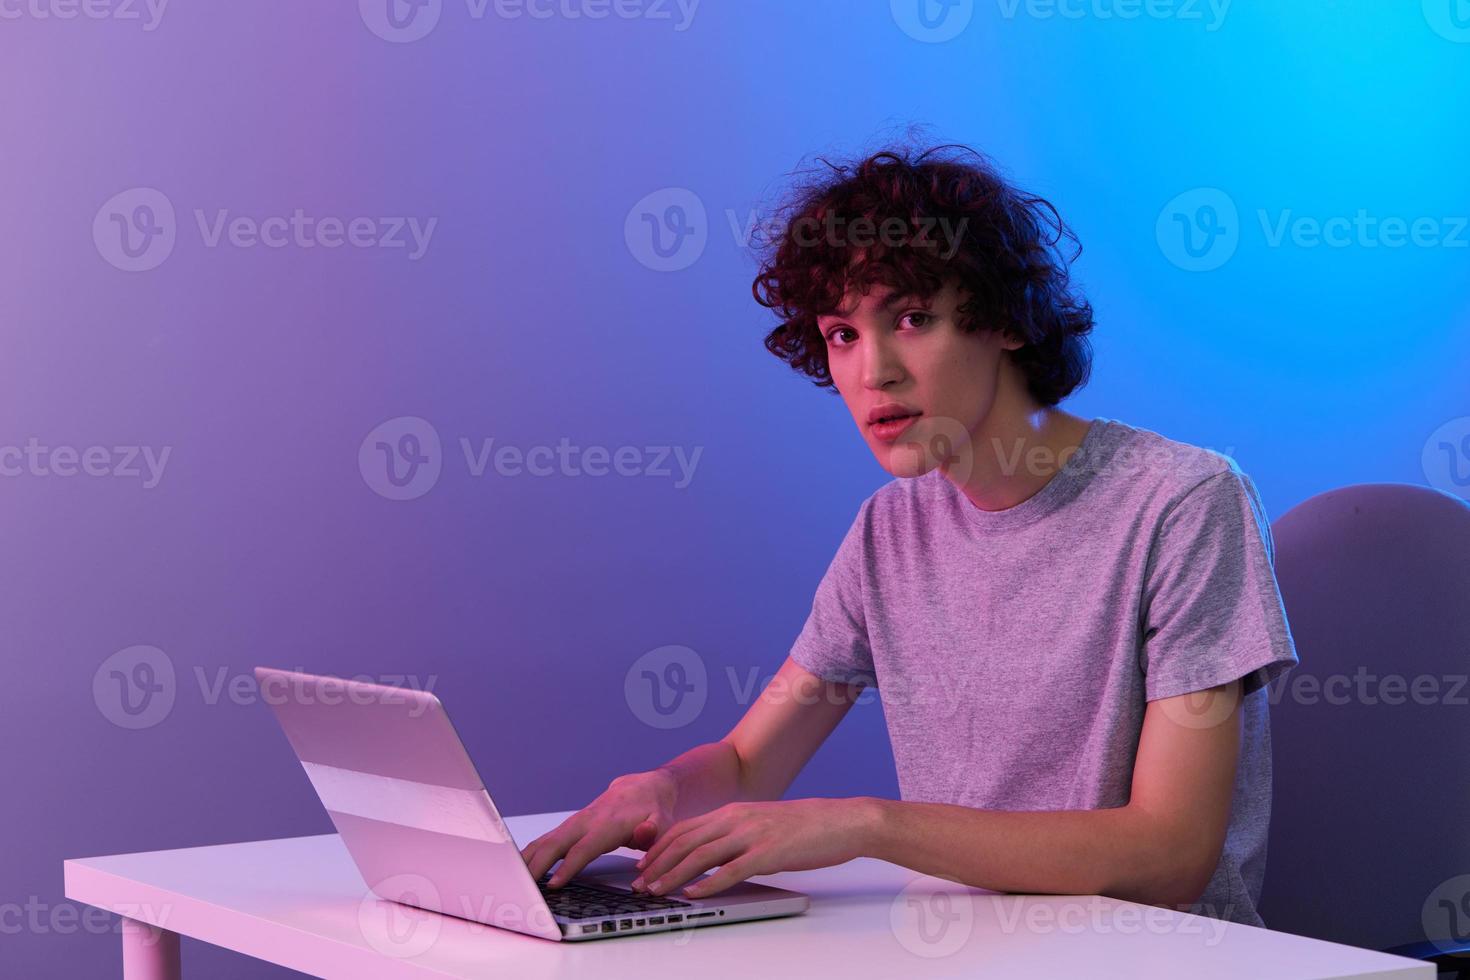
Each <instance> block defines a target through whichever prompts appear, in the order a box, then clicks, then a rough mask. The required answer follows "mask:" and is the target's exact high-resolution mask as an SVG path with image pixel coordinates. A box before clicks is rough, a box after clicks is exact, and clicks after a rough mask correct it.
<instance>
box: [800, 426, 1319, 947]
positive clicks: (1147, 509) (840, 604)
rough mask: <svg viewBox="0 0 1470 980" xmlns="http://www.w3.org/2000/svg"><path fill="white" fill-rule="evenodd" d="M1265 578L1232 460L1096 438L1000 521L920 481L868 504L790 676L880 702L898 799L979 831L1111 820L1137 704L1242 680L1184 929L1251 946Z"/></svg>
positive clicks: (1256, 502)
mask: <svg viewBox="0 0 1470 980" xmlns="http://www.w3.org/2000/svg"><path fill="white" fill-rule="evenodd" d="M995 448H996V451H998V452H1000V453H1001V457H1002V459H1009V460H1014V459H1015V457H1014V451H1013V449H1012V448H1011V447H1004V446H1001V447H995ZM1021 465H1024V463H1022V464H1021ZM1274 562H1275V550H1274V544H1273V541H1272V538H1271V527H1270V524H1269V522H1268V520H1267V517H1266V513H1265V509H1264V508H1263V507H1262V505H1261V501H1260V497H1259V495H1258V493H1257V491H1256V488H1255V485H1254V484H1253V483H1252V482H1251V479H1250V477H1248V476H1247V475H1246V474H1245V473H1243V472H1242V471H1241V470H1240V468H1239V466H1237V465H1236V463H1235V461H1234V460H1233V459H1232V458H1231V457H1229V456H1226V455H1222V454H1220V453H1217V452H1214V451H1211V450H1208V449H1203V448H1200V447H1197V446H1191V445H1188V444H1186V443H1181V442H1176V441H1174V440H1171V439H1167V438H1165V437H1164V436H1161V435H1159V434H1158V433H1157V432H1152V431H1149V430H1147V429H1140V428H1135V427H1133V426H1130V425H1127V424H1126V423H1123V422H1119V421H1117V420H1115V419H1106V418H1097V419H1093V420H1092V422H1091V424H1090V427H1089V429H1088V431H1087V435H1086V437H1085V439H1084V440H1083V443H1082V446H1081V448H1080V449H1079V450H1078V452H1076V453H1075V454H1074V455H1073V456H1072V457H1070V459H1069V460H1068V461H1067V463H1066V464H1065V465H1064V466H1063V468H1062V469H1061V470H1060V471H1058V472H1057V473H1056V474H1055V475H1054V476H1052V478H1051V479H1050V480H1049V481H1048V482H1047V483H1046V485H1045V486H1043V487H1042V489H1041V490H1040V491H1038V492H1037V493H1036V494H1034V495H1033V496H1031V497H1030V498H1029V499H1027V500H1024V501H1022V502H1021V503H1019V504H1017V505H1016V506H1014V507H1010V508H1008V509H1006V510H1000V511H985V510H981V509H980V508H978V507H976V506H975V505H974V504H973V503H971V502H970V500H969V499H968V498H967V497H965V495H964V494H963V493H962V492H961V491H960V490H959V489H958V488H957V487H955V486H954V484H952V483H951V482H950V481H949V480H948V479H947V478H946V477H945V476H944V475H943V474H942V473H940V472H939V471H938V470H933V471H931V472H929V473H928V474H926V475H924V476H921V477H916V478H913V479H896V480H893V481H891V482H889V483H887V484H885V485H884V486H883V487H881V488H879V489H878V490H877V491H876V492H874V493H873V494H872V495H871V496H869V497H868V498H867V500H865V501H863V504H862V506H861V507H860V508H859V509H858V515H857V519H856V520H855V521H854V522H853V524H852V527H851V528H850V529H849V530H848V532H847V535H846V537H845V538H844V539H843V541H842V544H841V546H840V547H839V548H838V550H837V554H836V557H834V558H833V560H832V563H831V565H830V567H829V568H828V569H827V572H826V575H825V576H824V577H823V579H822V581H821V584H820V585H819V586H818V588H817V592H816V597H815V600H814V601H813V603H812V611H811V614H810V616H809V617H808V619H807V622H806V625H805V626H804V627H803V629H802V631H801V634H800V636H799V637H798V638H797V640H796V643H795V645H794V646H793V648H792V650H791V656H792V659H794V660H795V661H796V662H797V663H798V664H800V665H801V666H802V667H804V668H806V669H807V670H809V671H811V672H812V673H814V674H816V675H818V676H821V677H824V678H826V679H828V680H836V681H849V682H858V683H864V684H870V685H873V686H875V687H876V688H877V693H878V696H879V700H880V701H881V702H882V704H883V714H884V718H885V720H886V721H887V724H888V735H889V740H890V741H891V743H892V745H893V755H894V761H895V763H896V765H897V770H898V781H899V789H900V793H901V796H902V798H903V799H904V800H910V801H915V802H937V803H952V804H958V805H961V806H969V807H977V808H981V809H992V810H1092V809H1102V808H1107V807H1116V806H1122V805H1124V804H1126V803H1127V802H1128V799H1129V793H1130V784H1131V782H1132V776H1133V760H1134V756H1135V754H1136V752H1137V749H1138V739H1139V734H1140V731H1141V728H1142V724H1143V714H1144V703H1145V702H1146V701H1152V700H1155V699H1157V698H1166V697H1172V696H1174V695H1178V694H1184V693H1187V692H1191V691H1198V690H1202V689H1204V688H1208V687H1213V686H1214V685H1217V684H1223V683H1225V682H1227V681H1230V680H1234V679H1236V678H1242V677H1244V678H1246V680H1245V683H1244V685H1243V687H1244V693H1245V697H1244V699H1243V701H1242V703H1241V712H1242V715H1243V718H1242V724H1243V735H1242V740H1241V745H1240V756H1239V763H1238V768H1237V773H1236V779H1235V789H1234V796H1233V800H1232V808H1231V814H1230V824H1229V829H1228V831H1227V834H1226V840H1225V847H1224V851H1223V853H1222V854H1221V855H1220V863H1219V865H1218V867H1216V869H1215V873H1214V875H1213V877H1212V878H1211V879H1210V883H1209V886H1208V888H1206V890H1205V892H1204V894H1203V896H1202V897H1201V899H1200V901H1199V902H1198V903H1197V904H1196V905H1195V906H1193V907H1192V909H1191V911H1194V912H1197V913H1199V914H1202V915H1212V916H1215V917H1217V918H1220V919H1229V920H1233V921H1237V922H1244V923H1248V924H1250V925H1261V924H1262V921H1261V917H1260V915H1259V914H1258V913H1257V912H1256V902H1257V901H1258V900H1259V898H1260V893H1261V883H1262V880H1263V877H1264V873H1265V864H1266V829H1267V823H1268V821H1269V820H1270V815H1271V735H1270V725H1269V716H1268V714H1267V693H1268V692H1267V691H1266V690H1264V685H1265V684H1268V683H1270V682H1271V681H1273V680H1274V679H1275V678H1276V677H1277V676H1278V675H1280V674H1281V673H1283V672H1285V671H1286V670H1288V669H1290V668H1291V667H1292V666H1294V665H1295V664H1296V663H1297V656H1296V651H1295V649H1294V646H1293V643H1292V638H1291V633H1290V631H1289V629H1288V627H1287V623H1286V614H1285V610H1284V609H1283V607H1282V603H1281V595H1280V592H1279V591H1278V590H1277V585H1276V577H1275V573H1274V572H1273V565H1274Z"/></svg>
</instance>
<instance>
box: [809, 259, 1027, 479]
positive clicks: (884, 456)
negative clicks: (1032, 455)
mask: <svg viewBox="0 0 1470 980" xmlns="http://www.w3.org/2000/svg"><path fill="white" fill-rule="evenodd" d="M966 298H967V294H965V293H964V292H962V291H960V290H959V289H958V288H957V287H956V285H955V284H954V283H953V282H950V283H946V284H945V287H944V288H943V289H942V290H940V291H939V292H937V293H935V294H934V295H933V296H931V297H929V299H928V300H927V301H925V300H920V299H918V298H915V297H905V296H895V295H893V290H892V289H891V287H888V286H882V285H879V286H875V287H874V288H873V291H872V292H870V293H868V294H867V295H865V296H860V297H859V296H856V295H854V294H849V295H848V296H847V297H844V300H843V305H842V308H841V312H840V313H836V314H832V315H827V316H821V317H818V319H817V328H818V329H819V330H820V331H821V332H822V336H823V337H824V338H825V339H826V343H827V365H828V370H829V371H830V372H831V374H832V382H833V385H834V386H835V387H836V388H837V390H838V392H840V393H841V395H842V398H843V400H844V401H845V402H846V403H847V408H848V411H850V412H851V413H852V417H853V421H855V422H856V423H857V426H858V430H859V431H861V432H862V434H863V438H864V439H865V440H867V443H868V448H869V449H871V450H872V451H873V455H874V456H875V457H877V459H878V463H879V464H880V465H881V466H882V467H883V468H884V469H885V470H887V471H888V472H889V473H891V474H893V475H894V476H896V477H916V476H922V475H924V474H925V473H927V472H929V471H930V470H932V469H933V468H934V467H935V466H937V465H939V464H940V463H941V462H944V461H945V460H946V459H947V458H949V457H950V455H951V454H954V453H968V452H970V451H971V440H972V438H973V436H974V434H975V433H976V432H977V430H979V429H980V427H981V426H982V425H983V423H984V422H985V420H986V418H987V416H988V415H989V414H990V411H991V408H992V406H993V405H994V404H995V396H996V390H997V384H998V381H999V378H1000V372H1001V370H1002V369H1003V368H1005V369H1010V368H1009V365H1006V364H1005V363H1004V362H1005V360H1006V358H1005V354H1004V352H1005V351H1006V350H1014V349H1016V348H1017V347H1020V346H1021V344H1020V342H1019V341H1016V340H1012V339H1010V338H1008V337H1006V336H1005V335H1003V334H1001V333H999V332H997V331H991V330H977V331H975V332H973V333H965V332H962V331H961V330H960V327H959V320H958V318H957V313H956V309H957V307H958V306H959V305H960V304H961V303H963V302H964V301H965V299H966ZM885 405H897V406H899V408H898V409H897V410H898V411H900V412H904V413H909V414H911V415H912V413H918V414H917V416H915V417H912V418H910V419H909V420H908V421H899V422H891V423H886V424H885V423H881V422H880V423H877V424H875V423H873V422H871V421H870V419H871V417H872V414H873V413H874V412H879V413H880V414H881V413H882V411H883V406H885Z"/></svg>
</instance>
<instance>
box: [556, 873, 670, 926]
mask: <svg viewBox="0 0 1470 980" xmlns="http://www.w3.org/2000/svg"><path fill="white" fill-rule="evenodd" d="M550 880H551V873H550V872H547V873H546V874H544V875H542V876H541V879H540V880H539V881H537V882H536V886H537V887H538V888H540V889H541V895H542V897H544V898H545V899H546V904H547V906H548V907H549V908H550V909H551V914H552V915H560V916H565V917H566V918H568V919H596V918H599V917H601V916H604V915H622V914H624V913H627V912H659V911H661V910H663V909H681V908H688V907H690V906H691V905H692V904H693V903H691V902H681V901H679V900H678V899H677V898H666V897H664V896H662V895H649V894H646V893H642V892H625V891H619V890H618V889H616V888H608V887H605V886H602V885H594V884H591V883H590V882H585V881H578V880H576V879H575V878H574V879H572V880H571V881H569V882H567V883H566V884H565V885H562V886H561V887H560V888H555V889H553V888H548V887H546V883H547V882H548V881H550Z"/></svg>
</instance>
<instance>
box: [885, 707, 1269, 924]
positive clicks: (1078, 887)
mask: <svg viewBox="0 0 1470 980" xmlns="http://www.w3.org/2000/svg"><path fill="white" fill-rule="evenodd" d="M1239 701H1240V682H1239V681H1232V682H1231V683H1229V684H1225V685H1221V686H1220V687H1215V688H1211V689H1210V690H1209V691H1208V692H1204V691H1201V692H1196V693H1193V694H1185V695H1180V696H1178V697H1174V698H1161V699H1159V700H1157V701H1151V702H1149V704H1148V706H1147V709H1146V711H1145V714H1144V721H1143V730H1142V733H1141V735H1140V739H1139V745H1138V754H1137V758H1136V761H1135V763H1134V769H1133V784H1132V793H1131V798H1130V799H1129V802H1128V803H1127V804H1126V805H1125V806H1121V807H1116V808H1112V809H1104V810H1065V811H1037V812H1011V811H997V810H976V809H971V808H968V807H961V806H951V805H948V804H940V803H895V802H891V801H879V810H880V816H879V817H878V819H877V821H876V823H875V828H876V829H875V833H874V836H873V840H872V842H871V846H870V848H869V850H870V853H871V854H872V856H874V857H879V858H882V859H883V860H886V861H891V862H893V863H895V864H901V865H903V866H905V867H908V868H913V869H914V870H915V871H921V872H923V873H925V874H932V875H943V876H946V877H952V878H956V879H958V880H959V881H961V882H963V883H965V884H970V885H974V886H976V887H981V888H988V889H992V890H995V891H1007V892H1029V893H1044V894H1057V895H1093V894H1097V895H1107V896H1110V897H1113V898H1120V899H1124V900H1127V901H1135V902H1142V903H1145V904H1149V905H1170V906H1173V905H1188V904H1191V903H1193V902H1195V901H1197V900H1198V899H1199V897H1200V895H1201V894H1202V893H1203V892H1204V890H1205V887H1206V886H1207V885H1208V884H1209V881H1210V876H1211V875H1212V874H1213V873H1214V870H1215V866H1216V865H1217V864H1218V863H1219V860H1220V852H1221V849H1222V848H1223V847H1224V843H1225V831H1226V827H1227V825H1228V823H1229V819H1230V799H1231V791H1232V788H1233V786H1234V782H1235V766H1236V758H1237V755H1238V753H1239V745H1240V709H1239ZM1201 705H1204V706H1205V707H1204V708H1203V710H1201V707H1200V706H1201Z"/></svg>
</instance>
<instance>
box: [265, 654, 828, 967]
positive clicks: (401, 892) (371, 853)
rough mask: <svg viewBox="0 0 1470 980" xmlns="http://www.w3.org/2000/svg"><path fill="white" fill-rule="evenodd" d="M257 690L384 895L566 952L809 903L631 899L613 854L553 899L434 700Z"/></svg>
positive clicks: (751, 897) (626, 875)
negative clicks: (564, 945) (560, 944)
mask: <svg viewBox="0 0 1470 980" xmlns="http://www.w3.org/2000/svg"><path fill="white" fill-rule="evenodd" d="M255 679H256V682H257V683H258V684H259V685H260V693H261V698H262V700H264V701H265V702H266V703H268V704H270V705H271V706H272V708H273V709H274V710H275V713H276V718H277V720H279V721H280V723H281V728H282V729H283V730H284V731H285V733H286V738H287V740H289V741H290V743H291V747H292V748H293V749H294V750H295V751H296V757H297V758H298V759H299V760H300V761H301V766H302V768H303V769H304V770H305V771H306V775H307V778H308V779H309V780H310V781H311V785H312V787H313V788H314V789H315V790H316V793H317V796H318V797H319V798H320V799H321V802H322V806H324V807H325V808H326V810H327V813H328V815H330V816H331V818H332V823H333V824H334V825H335V826H336V828H337V833H338V834H340V835H341V837H342V842H343V843H344V844H345V845H346V847H347V851H348V853H349V854H350V855H351V856H352V860H353V863H355V864H356V865H357V869H358V871H359V872H361V873H362V877H363V881H364V883H365V884H366V885H367V886H368V888H369V890H370V891H371V892H372V893H373V894H374V895H377V896H378V897H379V898H382V899H386V900H388V901H392V902H398V903H401V904H404V905H411V906H414V907H415V908H420V909H427V910H429V911H432V912H440V913H444V914H446V915H452V916H457V917H459V918H462V919H469V920H472V921H475V922H481V923H484V924H485V925H489V926H497V927H500V928H503V929H509V930H513V931H515V932H520V933H525V934H526V935H530V936H537V937H540V938H542V939H550V940H557V941H573V942H576V941H582V940H589V939H609V938H613V937H616V936H631V935H637V934H640V933H649V932H668V931H672V930H681V929H690V928H694V927H698V926H712V925H723V924H725V923H730V922H745V921H750V920H753V919H769V918H775V917H778V916H786V915H797V914H799V913H802V912H805V911H806V910H807V908H808V907H809V906H810V904H811V899H810V897H809V896H807V895H803V894H801V893H800V892H794V891H788V890H786V889H784V888H775V887H772V886H770V885H761V884H755V883H753V882H748V881H747V882H742V883H741V884H738V885H735V886H733V887H731V888H729V889H726V890H725V891H723V892H721V893H719V894H718V895H710V896H707V897H705V898H702V899H684V898H679V897H677V895H675V894H667V895H649V894H647V893H639V892H635V891H633V890H632V888H631V883H632V881H633V879H635V878H637V877H638V871H637V869H636V867H635V866H634V860H633V859H632V858H629V857H626V856H624V855H617V854H605V855H603V856H602V857H600V858H598V859H597V860H595V861H593V862H592V863H591V864H589V865H588V866H587V867H586V868H585V869H583V871H582V873H581V874H579V875H577V876H576V877H574V878H573V879H571V880H570V881H568V882H567V883H566V884H564V885H563V886H562V887H561V888H559V889H555V890H553V889H550V888H548V887H547V884H546V883H547V880H548V879H549V878H550V877H551V873H550V871H548V872H547V873H546V874H545V875H543V876H542V877H541V880H539V881H537V880H535V879H533V878H532V877H531V871H530V869H529V868H528V867H527V866H526V862H525V860H524V859H523V858H522V857H521V849H520V847H519V846H517V844H516V842H515V840H514V839H513V838H512V836H511V833H510V830H509V828H507V827H506V825H505V823H504V821H503V820H501V817H500V811H499V810H498V809H497V808H496V806H495V802H494V801H493V800H492V799H491V798H490V794H489V792H487V791H486V789H485V785H484V783H483V782H482V781H481V780H480V777H479V774H478V773H476V772H475V766H474V763H472V762H471V761H470V757H469V753H467V752H466V751H465V748H464V744H463V743H462V742H461V741H460V739H459V736H458V735H457V734H455V731H454V727H453V726H452V725H451V724H450V723H449V716H448V715H447V714H446V713H445V711H444V705H443V704H442V703H441V702H440V700H439V699H438V697H436V696H435V695H434V694H432V693H431V692H429V691H418V690H412V689H409V688H401V687H392V686H386V685H381V684H369V683H365V682H361V681H355V680H346V679H343V678H339V677H328V676H321V675H317V674H303V673H297V672H293V671H285V670H274V669H271V668H266V667H257V668H256V669H255ZM521 737H522V738H525V739H527V742H526V744H534V743H533V742H532V741H531V740H530V739H531V737H532V736H531V735H530V733H528V732H522V733H521ZM700 877H701V878H702V877H707V875H701V876H700ZM696 880H697V879H696Z"/></svg>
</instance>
